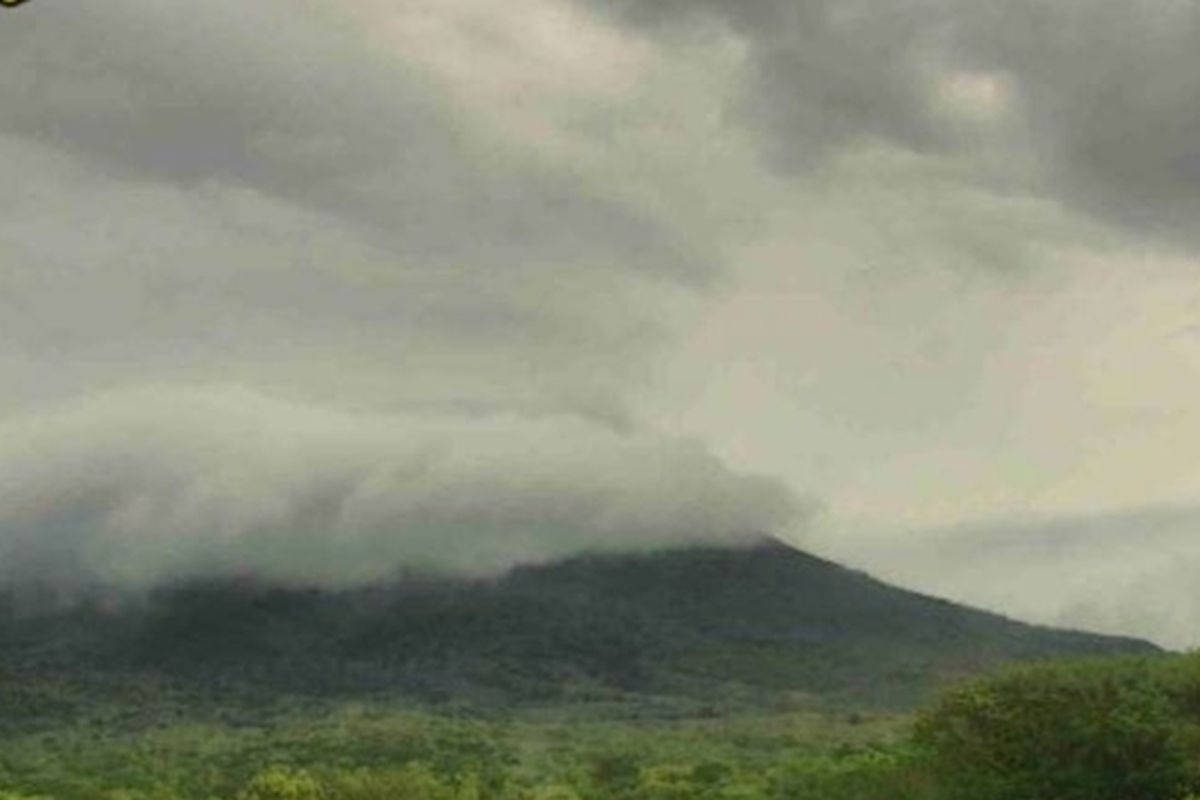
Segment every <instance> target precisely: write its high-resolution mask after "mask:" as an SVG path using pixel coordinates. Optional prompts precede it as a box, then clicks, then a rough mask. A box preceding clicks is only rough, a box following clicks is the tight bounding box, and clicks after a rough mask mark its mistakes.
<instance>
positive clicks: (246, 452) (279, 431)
mask: <svg viewBox="0 0 1200 800" xmlns="http://www.w3.org/2000/svg"><path fill="white" fill-rule="evenodd" d="M0 442H2V443H3V444H2V445H0V581H3V582H6V583H22V582H28V581H30V580H32V581H35V582H39V583H42V584H48V585H50V586H53V587H56V588H60V589H68V590H69V589H71V588H72V587H76V586H89V585H91V586H94V585H97V584H99V585H108V586H114V587H119V588H131V589H140V588H148V587H151V586H153V585H156V584H159V583H162V582H164V581H171V580H179V579H189V578H206V577H218V576H228V575H232V574H250V575H254V576H256V577H259V578H262V579H264V580H271V581H280V582H285V583H289V584H309V585H321V586H346V585H354V584H363V583H369V582H372V581H378V580H382V579H386V578H388V577H389V576H392V575H393V574H394V573H395V572H396V571H397V570H399V569H403V568H412V569H427V570H437V571H451V572H458V573H468V574H488V573H495V572H498V571H502V570H504V569H505V568H507V567H510V566H512V565H514V564H517V563H525V562H536V561H542V560H547V559H553V558H555V557H560V556H565V555H567V554H570V553H574V552H579V551H589V550H591V551H604V550H638V549H644V548H655V547H663V546H671V545H681V544H688V543H693V542H701V543H724V544H736V543H738V542H745V541H753V540H755V539H756V538H757V537H759V536H761V535H762V534H763V533H764V532H766V531H772V530H778V529H781V528H783V527H785V526H787V525H789V524H791V523H792V522H794V521H796V519H797V514H798V512H799V510H800V505H799V503H798V502H797V500H796V499H795V498H794V497H793V496H792V495H791V494H790V493H789V491H788V490H787V489H785V488H784V487H783V486H782V485H781V484H779V483H777V482H775V481H772V480H768V479H763V478H757V477H752V476H746V475H740V474H736V473H734V472H731V471H730V470H729V469H727V468H726V467H725V466H724V465H722V464H721V463H720V462H719V461H717V460H716V459H715V458H714V457H713V456H711V455H709V454H708V453H707V452H705V450H704V449H703V448H702V447H701V446H699V445H697V444H695V443H692V442H687V441H679V440H672V439H667V438H663V437H659V436H653V435H641V434H624V433H619V432H615V431H613V430H611V429H608V428H606V427H604V426H602V425H597V424H596V423H594V422H589V421H586V420H582V419H579V418H571V417H562V416H560V417H545V418H519V417H515V416H490V417H476V418H471V417H457V418H455V417H448V416H442V417H416V416H386V415H355V414H350V413H342V412H333V411H327V410H322V409H317V408H312V407H306V406H299V405H294V404H289V403H285V402H281V401H277V400H272V399H268V398H265V397H263V396H261V395H258V394H255V393H253V392H250V391H248V390H245V389H240V388H231V387H218V388H211V387H210V388H156V389H143V390H138V391H127V392H121V393H116V394H111V395H107V396H105V397H102V398H95V399H92V400H90V401H87V402H84V403H80V404H76V405H74V406H71V407H66V408H62V409H58V410H54V411H51V412H46V413H43V414H41V415H37V416H34V417H29V418H19V419H12V420H10V421H7V422H5V423H4V424H3V426H2V427H0Z"/></svg>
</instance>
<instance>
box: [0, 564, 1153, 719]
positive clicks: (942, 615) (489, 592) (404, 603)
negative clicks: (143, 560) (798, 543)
mask: <svg viewBox="0 0 1200 800" xmlns="http://www.w3.org/2000/svg"><path fill="white" fill-rule="evenodd" d="M1154 649H1155V648H1154V647H1153V646H1152V645H1150V644H1147V643H1145V642H1140V641H1136V640H1132V639H1122V638H1114V637H1105V636H1099V635H1093V634H1087V633H1080V632H1072V631H1063V630H1056V629H1051V628H1044V627H1038V626H1033V625H1026V624H1023V623H1020V622H1016V621H1013V620H1009V619H1006V618H1004V617H1001V616H998V615H995V614H990V613H986V612H983V611H978V610H974V609H970V608H965V607H963V606H959V605H956V604H953V603H950V602H947V601H944V600H939V599H936V598H932V597H927V596H924V595H921V594H917V593H914V592H909V591H904V590H901V589H897V588H895V587H892V586H888V585H886V584H884V583H881V582H879V581H877V580H875V579H873V578H871V577H869V576H868V575H865V574H863V573H860V572H856V571H853V570H850V569H847V568H845V567H842V566H839V565H837V564H834V563H832V562H829V561H826V560H823V559H820V558H817V557H815V556H813V555H809V554H807V553H804V552H801V551H799V550H795V549H793V548H790V547H787V546H785V545H783V544H780V543H778V542H774V541H764V542H762V543H760V544H758V545H756V546H752V547H746V548H739V549H721V548H693V549H680V550H666V551H662V552H655V553H650V554H638V555H585V556H579V557H575V558H571V559H568V560H565V561H560V562H557V563H551V564H545V565H539V566H526V567H521V568H518V569H515V570H513V571H511V572H509V573H508V574H506V575H504V576H501V577H499V578H495V579H489V580H465V579H449V578H435V577H415V576H414V577H409V578H407V579H403V580H398V581H397V582H395V583H394V584H392V585H388V586H381V587H373V588H370V589H358V590H352V591H341V592H325V591H316V590H296V589H281V588H272V587H266V586H261V585H257V584H255V583H253V582H251V581H246V580H240V581H228V582H207V583H192V584H187V585H181V586H174V587H170V588H166V589H162V590H159V591H157V592H155V593H154V594H152V595H151V596H150V597H148V598H145V599H143V600H142V601H140V602H137V603H132V604H124V605H121V606H119V607H113V606H112V605H111V604H108V603H90V604H82V605H78V606H76V607H74V608H72V609H71V610H69V611H59V612H56V613H52V614H50V613H44V614H40V615H32V616H31V615H27V614H15V613H11V612H10V613H9V614H8V615H7V617H6V618H5V619H4V620H3V622H0V668H2V669H5V670H7V671H8V672H9V673H10V674H11V673H16V674H32V673H33V672H35V671H36V672H37V673H38V674H42V675H46V674H52V675H68V676H69V675H76V674H86V675H89V676H96V675H110V676H112V675H117V676H119V675H124V676H129V675H151V676H157V677H159V678H163V677H165V678H167V679H170V680H172V681H179V682H184V683H187V684H189V685H195V686H201V687H212V686H228V685H241V686H250V687H258V689H259V690H263V689H271V690H275V691H279V692H287V693H301V694H318V695H326V694H334V695H354V694H371V693H376V694H378V693H386V694H390V695H393V696H394V695H403V696H411V697H413V698H419V699H424V700H432V701H456V702H467V703H472V704H485V705H486V704H497V705H504V704H512V703H541V702H562V701H564V700H574V701H580V700H591V701H595V700H599V699H613V698H629V697H640V698H654V697H674V698H688V699H691V700H692V701H695V702H702V703H707V704H710V705H711V704H716V705H721V704H724V703H729V702H735V701H736V702H742V703H744V702H753V703H781V702H786V703H799V704H808V705H825V706H829V705H836V706H838V707H879V706H904V705H907V704H909V703H912V702H915V701H917V700H919V699H920V698H921V697H922V696H923V695H924V694H926V693H927V692H928V691H929V690H930V689H931V688H933V687H935V686H936V685H938V684H939V683H940V682H942V681H944V680H945V679H948V678H952V677H955V676H959V675H964V674H969V673H972V672H975V671H978V670H981V669H985V668H988V667H991V666H994V665H996V664H998V663H1001V662H1005V661H1010V660H1014V659H1028V658H1037V657H1041V656H1050V655H1066V654H1099V653H1117V652H1148V651H1153V650H1154Z"/></svg>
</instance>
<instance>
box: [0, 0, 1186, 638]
mask: <svg viewBox="0 0 1200 800" xmlns="http://www.w3.org/2000/svg"><path fill="white" fill-rule="evenodd" d="M0 186H2V187H3V192H4V199H3V202H4V210H5V213H4V214H3V215H0V576H8V577H9V579H11V578H12V576H13V575H16V574H20V575H23V576H28V575H31V574H36V575H43V576H46V577H47V578H49V579H52V580H63V581H78V580H87V581H91V580H100V581H117V582H121V583H125V584H130V585H134V586H141V585H146V584H148V583H153V582H155V581H159V580H165V579H169V578H174V577H186V576H190V575H196V574H208V573H210V572H212V571H215V570H229V569H248V570H253V571H257V572H261V573H263V574H266V575H269V576H272V577H276V578H279V579H285V580H317V581H320V582H324V583H335V584H336V583H346V582H355V581H362V580H370V579H375V578H378V577H380V576H381V575H382V574H384V573H386V572H387V570H389V569H391V568H393V567H394V566H396V565H400V564H405V565H411V564H421V565H425V564H428V565H437V566H448V567H451V568H455V569H467V570H472V571H490V570H495V569H502V568H504V567H505V566H507V565H510V564H512V563H517V562H521V561H527V560H532V559H544V558H551V557H555V556H558V555H562V554H564V553H569V552H573V551H576V550H579V549H594V548H607V549H613V548H627V547H630V546H658V545H661V544H670V543H678V542H683V541H693V540H695V541H706V542H727V541H736V540H739V539H744V538H749V537H752V536H754V535H756V534H757V533H759V532H763V531H771V532H776V533H778V534H780V535H783V536H786V537H788V538H790V539H792V540H794V541H797V542H801V543H803V544H805V545H806V546H809V547H812V548H814V549H817V550H819V551H821V552H825V553H828V554H832V555H836V556H837V557H839V558H842V559H844V560H846V561H848V562H850V563H854V564H858V565H862V566H866V567H868V568H870V569H872V570H873V571H875V572H877V573H880V574H882V575H885V576H886V577H890V578H892V579H894V580H898V581H901V582H903V583H905V584H906V585H911V586H916V587H919V588H925V589H928V590H931V591H938V592H940V593H943V594H947V595H949V596H953V597H956V598H958V599H963V600H967V601H971V602H975V603H981V604H985V605H987V606H989V607H993V608H998V609H1000V610H1002V611H1008V612H1010V613H1014V614H1020V615H1021V616H1023V617H1025V618H1033V619H1037V620H1039V621H1047V622H1055V623H1058V624H1068V625H1080V626H1087V627H1092V628H1099V629H1104V630H1112V631H1120V632H1126V633H1133V634H1139V635H1145V636H1152V637H1155V638H1156V639H1157V640H1158V641H1161V642H1166V643H1169V644H1172V645H1187V644H1196V643H1198V642H1200V635H1197V634H1194V633H1193V631H1194V630H1200V625H1198V624H1197V622H1198V621H1200V584H1197V583H1196V581H1195V580H1194V579H1192V576H1194V570H1189V569H1187V568H1186V565H1187V564H1191V563H1196V560H1200V527H1198V526H1200V467H1197V465H1196V458H1195V453H1197V452H1200V412H1198V411H1197V403H1196V400H1197V398H1198V397H1200V281H1198V280H1197V277H1198V276H1200V234H1198V233H1197V232H1196V230H1197V229H1196V226H1195V224H1194V221H1195V220H1196V219H1200V2H1198V1H1197V0H1156V2H1149V1H1146V2H1131V1H1130V0H1121V1H1120V2H1118V1H1117V0H1012V1H1011V2H1005V3H994V2H987V0H953V1H952V0H898V1H897V2H889V3H882V2H863V1H862V0H510V2H506V3H497V2H494V1H493V0H256V2H252V3H249V2H245V1H244V0H205V1H204V2H191V3H184V2H179V0H106V1H105V2H84V0H34V2H31V3H29V4H28V5H25V6H23V7H21V8H20V9H19V10H10V11H5V12H0ZM1018 584H1019V585H1020V586H1021V587H1022V589H1021V591H1019V592H1018V591H1015V588H1014V587H1016V586H1017V585H1018ZM1148 587H1152V589H1153V590H1152V591H1151V590H1148Z"/></svg>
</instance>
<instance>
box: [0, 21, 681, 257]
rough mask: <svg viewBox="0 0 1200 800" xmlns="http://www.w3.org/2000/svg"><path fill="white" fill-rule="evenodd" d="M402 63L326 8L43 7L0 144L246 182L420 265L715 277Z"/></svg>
mask: <svg viewBox="0 0 1200 800" xmlns="http://www.w3.org/2000/svg"><path fill="white" fill-rule="evenodd" d="M394 56H395V54H387V53H383V52H378V51H371V50H370V49H369V48H367V47H366V46H365V44H364V41H363V32H362V31H361V29H360V28H359V27H356V26H354V25H351V24H348V23H347V21H346V20H345V19H344V18H341V17H339V15H338V14H337V13H336V12H334V11H331V10H330V8H329V7H328V6H326V5H324V4H321V3H314V2H300V3H285V2H281V0H271V1H270V2H266V3H255V4H247V3H238V2H229V1H228V0H220V1H219V2H208V3H202V4H185V3H164V2H150V3H145V2H136V1H135V0H117V1H116V2H106V3H104V4H84V5H81V4H48V7H47V8H45V9H44V10H43V9H38V10H37V11H36V13H35V14H30V15H23V16H22V17H21V18H18V19H16V20H11V21H10V20H8V19H6V20H5V25H4V26H3V27H0V104H2V106H3V108H4V113H3V114H2V115H0V133H7V134H9V135H15V136H20V137H24V138H27V139H30V140H33V141H36V142H38V143H39V144H42V145H50V146H54V147H58V148H61V149H63V150H64V151H67V152H71V153H75V154H78V155H79V156H81V157H84V158H86V159H88V160H90V161H91V162H92V163H94V164H97V165H101V166H102V168H103V169H105V170H106V171H108V172H109V174H111V175H113V176H114V177H117V178H121V179H132V180H148V181H160V182H166V183H170V184H174V185H181V186H196V185H198V184H201V183H203V182H205V181H214V180H215V181H221V182H227V183H231V184H237V185H244V186H247V187H251V188H253V189H254V190H256V191H258V192H262V193H264V194H267V195H270V196H273V197H276V198H279V199H280V200H282V201H284V202H287V203H294V204H299V205H302V206H304V207H307V208H310V209H312V210H315V211H319V212H323V213H327V214H331V215H334V216H336V217H337V218H339V219H341V220H343V221H348V222H350V223H351V224H353V225H355V226H359V227H364V228H366V229H368V231H369V233H370V235H371V236H373V237H374V238H375V239H376V240H378V241H379V242H380V243H381V245H383V246H385V247H388V248H390V249H393V250H395V251H396V252H397V254H398V255H401V256H405V257H410V258H414V259H439V260H445V261H454V262H457V263H460V264H461V263H470V264H472V265H490V266H496V265H501V266H503V265H506V264H511V263H513V262H514V261H516V262H521V261H530V260H535V261H539V262H549V261H556V260H557V261H563V260H578V259H579V257H580V256H581V255H584V256H586V257H587V258H589V259H592V260H595V261H603V263H604V265H605V267H606V268H610V269H611V268H619V269H642V270H652V271H659V270H661V271H665V272H668V273H671V274H673V275H675V276H676V277H685V276H686V275H688V273H689V272H694V271H696V270H702V269H703V261H702V259H700V258H698V254H696V253H688V252H686V248H685V246H684V245H683V244H682V243H680V242H677V241H672V240H671V239H670V237H668V236H667V235H666V234H664V232H663V231H661V230H660V229H659V228H657V227H656V225H655V223H654V222H652V221H650V220H648V219H645V218H643V217H641V216H639V215H638V214H635V213H632V212H631V211H630V210H629V209H628V208H626V207H624V206H622V205H620V204H618V203H615V202H612V201H611V200H610V199H607V198H605V197H602V196H599V195H598V194H597V193H595V192H594V191H593V190H592V189H591V188H590V187H589V186H587V185H586V184H585V183H583V182H582V181H580V180H578V179H576V178H575V177H573V176H572V175H570V174H569V173H568V172H564V171H562V170H555V169H552V168H549V167H547V166H545V165H543V164H539V163H535V162H529V161H525V162H523V161H522V160H521V158H520V157H519V156H512V155H508V156H506V155H505V154H502V153H489V152H487V148H486V145H481V144H480V143H479V142H477V141H472V140H471V137H470V125H469V124H468V123H467V121H465V120H463V119H461V118H460V117H459V116H458V115H456V113H455V111H454V110H453V109H452V108H449V107H447V106H446V105H445V104H444V103H443V102H440V100H439V94H438V89H437V87H436V86H435V85H434V86H431V85H430V82H429V79H428V78H427V77H426V76H424V75H422V74H421V72H420V71H419V70H417V69H415V68H413V67H412V66H411V65H408V64H406V63H405V62H404V61H402V60H399V59H397V58H395V57H394Z"/></svg>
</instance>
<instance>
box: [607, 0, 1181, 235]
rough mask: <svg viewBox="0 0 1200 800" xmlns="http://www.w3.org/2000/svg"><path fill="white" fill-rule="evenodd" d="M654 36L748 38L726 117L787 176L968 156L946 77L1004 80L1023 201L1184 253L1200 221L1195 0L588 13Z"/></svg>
mask: <svg viewBox="0 0 1200 800" xmlns="http://www.w3.org/2000/svg"><path fill="white" fill-rule="evenodd" d="M594 5H595V7H597V8H599V9H603V10H605V11H606V12H609V13H612V14H614V15H615V16H616V17H617V18H620V19H622V20H624V21H625V22H627V23H628V24H631V25H634V26H637V27H639V28H642V29H645V30H648V31H651V32H653V33H656V34H658V35H670V34H671V32H673V31H675V30H678V29H679V28H680V27H681V26H688V25H694V24H696V23H697V22H698V21H701V20H704V19H708V20H710V21H711V20H712V19H717V20H721V21H723V22H724V23H725V24H727V25H728V26H729V27H730V28H731V29H732V30H733V31H735V32H736V33H738V34H740V35H742V36H744V37H745V38H746V39H747V41H748V42H749V43H750V47H751V55H750V59H749V69H748V73H747V77H746V83H745V86H744V89H743V93H742V98H741V100H740V101H738V102H737V103H735V104H734V106H733V107H732V108H731V113H733V114H734V116H735V117H736V118H739V119H741V120H742V121H743V122H745V123H747V124H750V125H752V126H754V127H755V128H757V129H759V130H760V131H761V132H762V134H763V139H762V144H763V152H764V154H765V155H766V156H767V157H768V161H769V162H770V163H772V164H774V165H775V166H776V167H778V168H780V169H783V170H789V171H790V170H795V169H797V168H811V167H814V166H819V165H820V164H821V162H822V159H823V158H825V157H827V156H828V155H829V153H830V151H831V150H837V149H839V148H845V147H848V146H854V145H857V144H862V143H864V142H870V141H882V142H887V143H889V144H891V145H893V146H898V147H901V148H906V149H910V150H913V151H916V152H922V153H937V152H941V153H960V154H961V153H968V154H969V153H970V152H971V150H972V148H974V147H975V146H976V145H977V144H978V143H977V142H976V141H974V136H975V135H976V133H977V132H971V134H970V135H967V136H964V135H963V131H961V130H955V128H954V126H953V125H951V124H949V121H948V120H947V119H946V117H945V113H944V110H943V109H941V108H940V107H939V97H938V95H939V91H940V89H941V88H942V87H943V86H944V82H945V81H946V80H952V79H953V77H954V74H955V73H956V72H964V73H968V74H972V73H973V74H987V75H991V76H994V77H996V78H998V79H1000V80H1003V81H1006V82H1008V84H1007V85H1009V86H1010V87H1011V89H1012V93H1013V97H1012V98H1011V100H1012V106H1013V107H1012V108H1011V109H1010V111H1011V113H1012V114H1013V116H1014V117H1015V120H1014V124H1013V125H1012V126H1010V127H1009V128H1007V129H1006V135H1008V137H1009V140H1008V141H1007V142H1006V144H1005V146H1007V147H1009V148H1010V149H1011V153H1010V156H1011V170H1010V172H1011V173H1019V172H1022V171H1023V170H1024V169H1026V165H1027V164H1032V165H1033V167H1032V174H1030V175H1028V176H1027V177H1026V180H1025V181H1023V182H1024V183H1026V185H1027V187H1028V188H1029V189H1030V190H1034V191H1040V192H1044V193H1046V194H1048V195H1050V196H1053V197H1057V198H1060V199H1063V200H1065V201H1067V202H1069V203H1070V204H1072V205H1074V206H1076V207H1077V208H1080V209H1083V210H1086V211H1087V212H1090V213H1094V214H1096V215H1098V216H1100V217H1102V218H1104V219H1107V220H1110V221H1114V222H1117V223H1119V224H1121V225H1123V226H1128V227H1130V228H1132V229H1135V230H1137V231H1139V232H1141V233H1143V234H1146V235H1149V236H1152V237H1153V236H1158V235H1163V236H1167V237H1169V238H1170V239H1173V240H1175V241H1176V242H1183V243H1186V244H1188V245H1196V244H1198V243H1200V238H1198V237H1197V236H1196V235H1194V234H1193V232H1192V229H1193V228H1194V221H1195V219H1197V218H1198V217H1200V90H1198V89H1197V85H1196V77H1195V76H1196V75H1198V74H1200V2H1195V0H1171V1H1170V2H1134V3H1129V2H1116V1H1115V0H1066V1H1065V2H1058V1H1057V0H1018V1H1017V2H1006V3H989V2H984V1H983V0H964V1H963V2H947V1H946V0H909V1H908V2H898V3H873V2H858V1H857V0H801V2H786V1H785V0H744V1H743V0H728V1H726V0H699V1H698V2H654V1H653V0H625V1H624V2H619V3H609V2H596V3H595V4H594Z"/></svg>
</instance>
